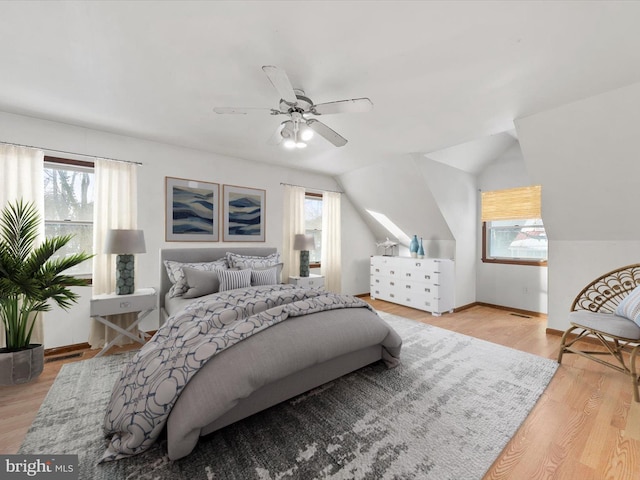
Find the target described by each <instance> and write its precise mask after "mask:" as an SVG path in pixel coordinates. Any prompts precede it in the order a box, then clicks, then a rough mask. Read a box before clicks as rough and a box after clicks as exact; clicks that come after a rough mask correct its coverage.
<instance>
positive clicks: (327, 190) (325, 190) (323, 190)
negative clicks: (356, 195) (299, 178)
mask: <svg viewBox="0 0 640 480" xmlns="http://www.w3.org/2000/svg"><path fill="white" fill-rule="evenodd" d="M280 185H289V186H290V187H302V188H308V189H310V190H319V191H321V192H333V193H340V194H343V193H344V192H342V191H340V190H331V189H329V188H314V187H307V186H305V185H296V184H295V183H284V182H280Z"/></svg>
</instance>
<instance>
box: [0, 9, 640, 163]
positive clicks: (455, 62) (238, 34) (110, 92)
mask: <svg viewBox="0 0 640 480" xmlns="http://www.w3.org/2000/svg"><path fill="white" fill-rule="evenodd" d="M639 20H640V2H626V1H625V2H616V1H587V2H580V1H554V2H535V1H532V2H527V1H518V2H503V1H491V2H489V1H470V2H464V1H457V2H437V1H429V2H426V1H425V2H420V1H408V2H403V1H388V2H387V1H342V2H329V1H317V2H316V1H277V2H276V1H257V2H244V1H237V2H217V1H216V2H190V1H180V2H172V1H163V2H146V1H145V2H49V1H45V2H2V3H0V39H1V41H0V59H1V65H2V74H1V75H0V110H3V111H7V112H12V113H19V114H23V115H30V116H35V117H39V118H44V119H50V120H55V121H59V122H64V123H69V124H74V125H79V126H86V127H90V128H95V129H99V130H104V131H109V132H114V133H119V134H125V135H130V136H135V137H141V138H146V139H151V140H157V141H162V142H166V143H172V144H176V145H181V146H187V147H193V148H196V149H201V150H205V151H211V152H216V153H220V154H225V155H230V156H235V157H241V158H246V159H251V160H256V161H262V162H271V163H275V164H280V165H286V166H290V167H295V168H302V169H308V170H313V171H317V172H322V173H326V174H330V175H340V174H343V173H346V172H350V171H354V170H356V169H358V168H361V167H364V166H368V165H374V164H378V163H380V162H383V161H392V160H393V159H394V158H398V157H399V156H402V155H407V154H415V153H422V154H425V155H426V156H427V157H428V158H431V159H433V160H437V161H441V162H443V163H447V164H449V165H452V166H456V167H457V168H461V169H464V170H466V171H469V172H474V171H477V170H478V169H479V164H478V163H477V162H476V159H480V160H479V161H481V162H484V163H486V162H487V161H490V159H491V156H492V155H493V153H492V152H493V151H494V150H495V155H496V156H498V155H499V154H500V153H502V152H503V151H504V149H505V148H508V143H509V142H510V139H509V137H508V136H504V135H498V136H496V135H497V134H501V133H502V132H508V131H512V130H513V128H514V125H513V120H514V119H515V118H519V117H523V116H527V115H530V114H533V113H537V112H540V111H544V110H548V109H551V108H554V107H556V106H559V105H562V104H565V103H568V102H571V101H574V100H578V99H581V98H585V97H588V96H591V95H594V94H597V93H601V92H604V91H608V90H612V89H615V88H618V87H622V86H625V85H629V84H632V83H635V82H638V81H640V48H638V46H639V45H640V29H639V28H637V26H638V21H639ZM263 65H276V66H278V67H280V68H282V69H284V70H285V71H286V72H287V73H288V76H289V78H290V80H291V83H292V85H293V86H294V87H295V88H300V89H303V90H304V91H305V92H306V94H307V96H309V97H310V98H311V99H312V100H313V101H314V102H316V103H323V102H329V101H333V100H341V99H349V98H357V97H368V98H370V99H371V100H372V102H373V104H374V107H373V110H372V111H371V112H369V113H357V114H341V115H327V116H322V117H321V120H322V121H323V122H324V123H326V124H327V125H328V126H330V127H331V128H332V129H334V130H336V131H337V132H339V133H340V134H341V135H343V136H344V137H346V138H347V139H348V140H349V143H348V144H347V145H346V146H345V147H342V148H336V147H334V146H332V145H330V144H329V143H328V142H326V141H325V140H323V139H322V138H316V139H314V140H313V141H312V142H311V143H310V146H309V147H308V148H307V149H305V150H296V151H287V150H284V149H283V148H282V147H281V146H273V145H269V144H267V141H268V139H269V138H270V137H271V135H272V134H273V132H274V131H275V130H276V127H277V126H278V124H279V123H280V121H282V118H281V117H277V116H270V115H269V114H268V113H263V114H253V115H217V114H215V113H214V112H213V107H216V106H241V107H263V108H267V109H268V108H275V107H277V106H278V102H279V96H278V94H277V92H276V91H275V89H274V88H273V86H272V85H271V84H270V83H269V80H268V79H267V77H266V76H265V74H264V73H263V71H262V70H261V67H262V66H263ZM559 134H561V132H559ZM489 137H492V138H491V139H490V140H487V138H489ZM0 140H2V138H1V134H0ZM461 144H464V147H462V148H456V149H450V147H453V146H457V145H461ZM442 150H444V152H441V151H442Z"/></svg>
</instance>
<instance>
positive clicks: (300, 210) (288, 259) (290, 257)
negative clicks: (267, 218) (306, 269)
mask: <svg viewBox="0 0 640 480" xmlns="http://www.w3.org/2000/svg"><path fill="white" fill-rule="evenodd" d="M304 194H305V190H304V188H303V187H296V186H294V185H284V207H283V217H284V218H283V221H282V225H283V229H282V263H283V264H284V266H283V267H282V281H283V282H285V283H286V282H287V281H288V279H289V276H291V275H293V276H296V275H300V252H299V251H297V250H294V249H293V239H294V235H297V234H299V233H304Z"/></svg>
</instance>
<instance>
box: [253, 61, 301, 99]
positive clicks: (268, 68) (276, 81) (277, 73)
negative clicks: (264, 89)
mask: <svg viewBox="0 0 640 480" xmlns="http://www.w3.org/2000/svg"><path fill="white" fill-rule="evenodd" d="M262 71H263V72H264V73H266V74H267V77H269V80H270V81H271V84H272V85H273V86H274V87H275V89H276V90H277V91H278V93H279V94H280V98H282V100H284V101H285V102H287V103H292V104H293V103H296V102H297V101H298V97H296V92H294V91H293V87H292V86H291V82H290V81H289V77H288V76H287V74H286V72H285V71H284V70H281V69H279V68H278V67H274V66H272V65H265V66H264V67H262Z"/></svg>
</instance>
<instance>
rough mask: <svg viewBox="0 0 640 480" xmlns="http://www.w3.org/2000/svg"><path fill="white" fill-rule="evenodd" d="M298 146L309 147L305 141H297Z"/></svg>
mask: <svg viewBox="0 0 640 480" xmlns="http://www.w3.org/2000/svg"><path fill="white" fill-rule="evenodd" d="M296 148H307V144H306V143H304V142H297V143H296Z"/></svg>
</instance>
